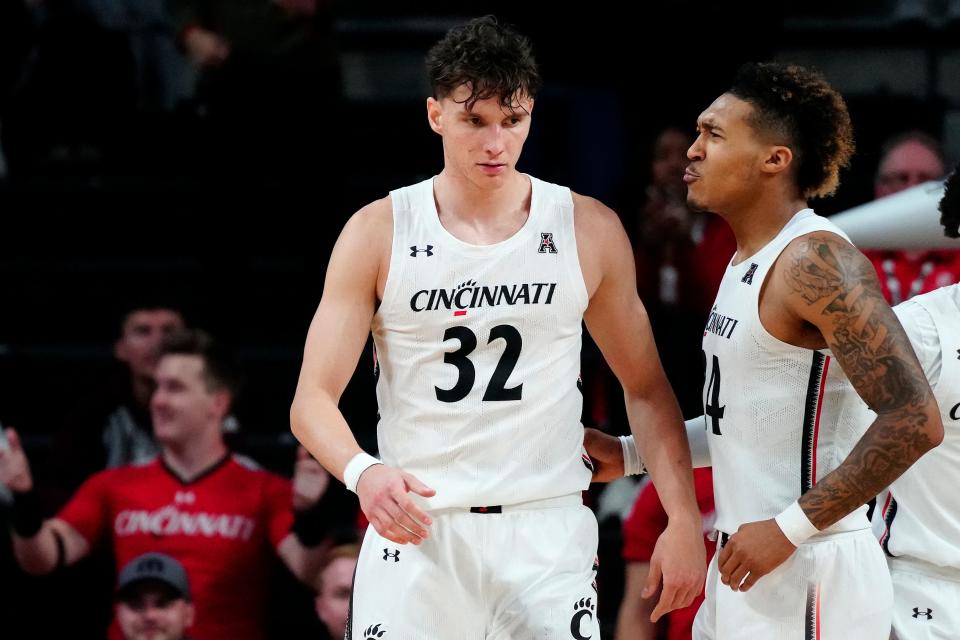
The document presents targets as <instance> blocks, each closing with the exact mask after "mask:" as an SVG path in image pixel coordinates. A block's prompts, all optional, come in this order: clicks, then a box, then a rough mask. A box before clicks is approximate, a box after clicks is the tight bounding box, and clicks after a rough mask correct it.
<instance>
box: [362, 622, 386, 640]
mask: <svg viewBox="0 0 960 640" xmlns="http://www.w3.org/2000/svg"><path fill="white" fill-rule="evenodd" d="M381 624H383V623H381ZM386 632H387V630H386V629H384V630H382V631H381V630H380V624H375V625H373V626H371V627H367V630H366V631H364V632H363V640H376V639H377V638H382V637H383V635H384V634H385V633H386Z"/></svg>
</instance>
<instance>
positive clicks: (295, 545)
mask: <svg viewBox="0 0 960 640" xmlns="http://www.w3.org/2000/svg"><path fill="white" fill-rule="evenodd" d="M327 549H328V545H323V544H320V545H317V546H315V547H307V546H304V545H303V543H302V542H300V540H298V539H297V536H296V535H294V534H292V533H288V534H287V535H286V536H284V538H283V540H281V541H280V544H279V545H277V555H278V556H280V559H281V560H283V563H284V564H285V565H287V568H288V569H290V573H292V574H293V575H294V576H296V578H297V580H299V581H300V582H302V583H303V584H305V585H307V586H308V587H315V586H316V584H317V580H316V579H317V573H319V571H320V565H321V563H322V562H323V555H324V554H325V553H326V552H327Z"/></svg>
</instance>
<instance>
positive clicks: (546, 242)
mask: <svg viewBox="0 0 960 640" xmlns="http://www.w3.org/2000/svg"><path fill="white" fill-rule="evenodd" d="M537 251H538V252H540V253H556V252H557V245H555V244H554V243H553V234H552V233H541V234H540V248H539V249H537Z"/></svg>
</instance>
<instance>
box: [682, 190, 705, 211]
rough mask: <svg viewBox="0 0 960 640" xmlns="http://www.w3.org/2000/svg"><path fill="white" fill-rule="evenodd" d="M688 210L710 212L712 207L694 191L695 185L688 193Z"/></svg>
mask: <svg viewBox="0 0 960 640" xmlns="http://www.w3.org/2000/svg"><path fill="white" fill-rule="evenodd" d="M687 208H689V209H690V210H691V211H709V210H710V206H709V205H708V204H707V201H706V199H705V198H704V197H703V196H702V195H701V194H698V193H696V192H695V191H694V190H693V185H691V187H690V189H689V190H688V191H687Z"/></svg>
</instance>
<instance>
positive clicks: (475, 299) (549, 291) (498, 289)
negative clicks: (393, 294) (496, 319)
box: [410, 280, 557, 313]
mask: <svg viewBox="0 0 960 640" xmlns="http://www.w3.org/2000/svg"><path fill="white" fill-rule="evenodd" d="M556 289H557V283H556V282H530V283H527V282H524V283H521V284H513V285H508V284H498V285H495V286H492V287H487V286H483V285H478V284H477V283H476V282H474V281H472V280H468V281H466V282H463V283H460V284H458V285H457V286H456V287H453V288H451V289H422V290H420V291H417V292H416V293H415V294H413V296H412V297H411V298H410V308H411V309H413V311H415V312H417V313H419V312H420V311H438V310H440V309H445V310H447V311H449V310H451V309H479V308H482V307H497V306H500V305H503V304H507V305H515V304H550V302H551V301H552V300H553V294H554V291H556Z"/></svg>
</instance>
